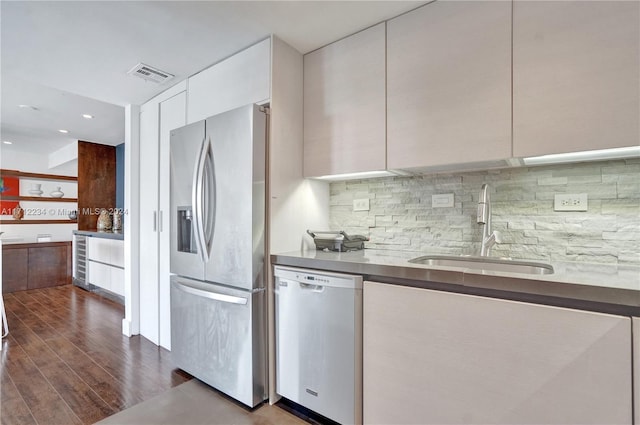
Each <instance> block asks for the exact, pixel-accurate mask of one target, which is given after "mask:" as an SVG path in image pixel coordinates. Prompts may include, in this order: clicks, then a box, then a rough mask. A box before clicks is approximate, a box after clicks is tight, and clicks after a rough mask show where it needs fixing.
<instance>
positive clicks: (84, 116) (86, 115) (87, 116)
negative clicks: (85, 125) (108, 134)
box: [82, 114, 93, 120]
mask: <svg viewBox="0 0 640 425" xmlns="http://www.w3.org/2000/svg"><path fill="white" fill-rule="evenodd" d="M82 118H86V119H88V120H90V119H92V118H93V115H89V114H82Z"/></svg>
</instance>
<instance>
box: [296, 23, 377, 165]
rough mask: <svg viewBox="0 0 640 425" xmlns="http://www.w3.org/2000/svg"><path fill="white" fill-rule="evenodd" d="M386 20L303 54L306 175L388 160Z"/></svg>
mask: <svg viewBox="0 0 640 425" xmlns="http://www.w3.org/2000/svg"><path fill="white" fill-rule="evenodd" d="M385 127H386V126H385V24H384V23H381V24H378V25H376V26H374V27H371V28H369V29H367V30H364V31H362V32H359V33H357V34H354V35H352V36H350V37H347V38H344V39H342V40H340V41H337V42H335V43H333V44H330V45H328V46H326V47H323V48H322V49H319V50H316V51H314V52H311V53H309V54H307V55H305V56H304V175H305V177H315V176H322V175H333V174H343V173H353V172H362V171H377V170H384V169H385V168H386V160H385V153H386V152H385V149H386V144H385Z"/></svg>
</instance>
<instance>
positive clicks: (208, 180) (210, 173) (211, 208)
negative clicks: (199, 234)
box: [202, 138, 217, 259]
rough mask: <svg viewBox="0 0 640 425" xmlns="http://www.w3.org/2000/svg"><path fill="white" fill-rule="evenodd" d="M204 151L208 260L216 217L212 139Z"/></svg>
mask: <svg viewBox="0 0 640 425" xmlns="http://www.w3.org/2000/svg"><path fill="white" fill-rule="evenodd" d="M205 145H206V147H205V151H204V160H203V161H204V165H203V169H202V180H203V195H202V202H203V214H202V218H203V223H202V230H203V236H204V243H205V248H206V251H207V259H209V258H210V257H211V251H212V249H213V232H214V230H215V217H216V192H217V191H216V175H215V169H214V162H213V148H212V146H211V138H208V139H207V142H206V143H205Z"/></svg>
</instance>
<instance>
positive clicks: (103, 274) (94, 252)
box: [87, 237, 124, 296]
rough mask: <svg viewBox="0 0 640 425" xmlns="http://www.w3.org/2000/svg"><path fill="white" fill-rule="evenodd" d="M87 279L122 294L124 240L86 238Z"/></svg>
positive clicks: (93, 283) (92, 283)
mask: <svg viewBox="0 0 640 425" xmlns="http://www.w3.org/2000/svg"><path fill="white" fill-rule="evenodd" d="M87 281H88V283H90V284H91V285H94V286H98V287H100V288H102V289H106V290H107V291H110V292H113V293H114V294H117V295H121V296H124V242H123V241H122V240H118V239H103V238H98V237H90V238H87Z"/></svg>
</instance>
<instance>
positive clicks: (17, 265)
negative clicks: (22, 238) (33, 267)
mask: <svg viewBox="0 0 640 425" xmlns="http://www.w3.org/2000/svg"><path fill="white" fill-rule="evenodd" d="M28 261H29V251H28V249H27V248H19V249H8V248H6V247H3V249H2V292H3V293H4V292H15V291H24V290H26V289H27V279H28V276H29V275H28V272H29V266H28Z"/></svg>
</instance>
